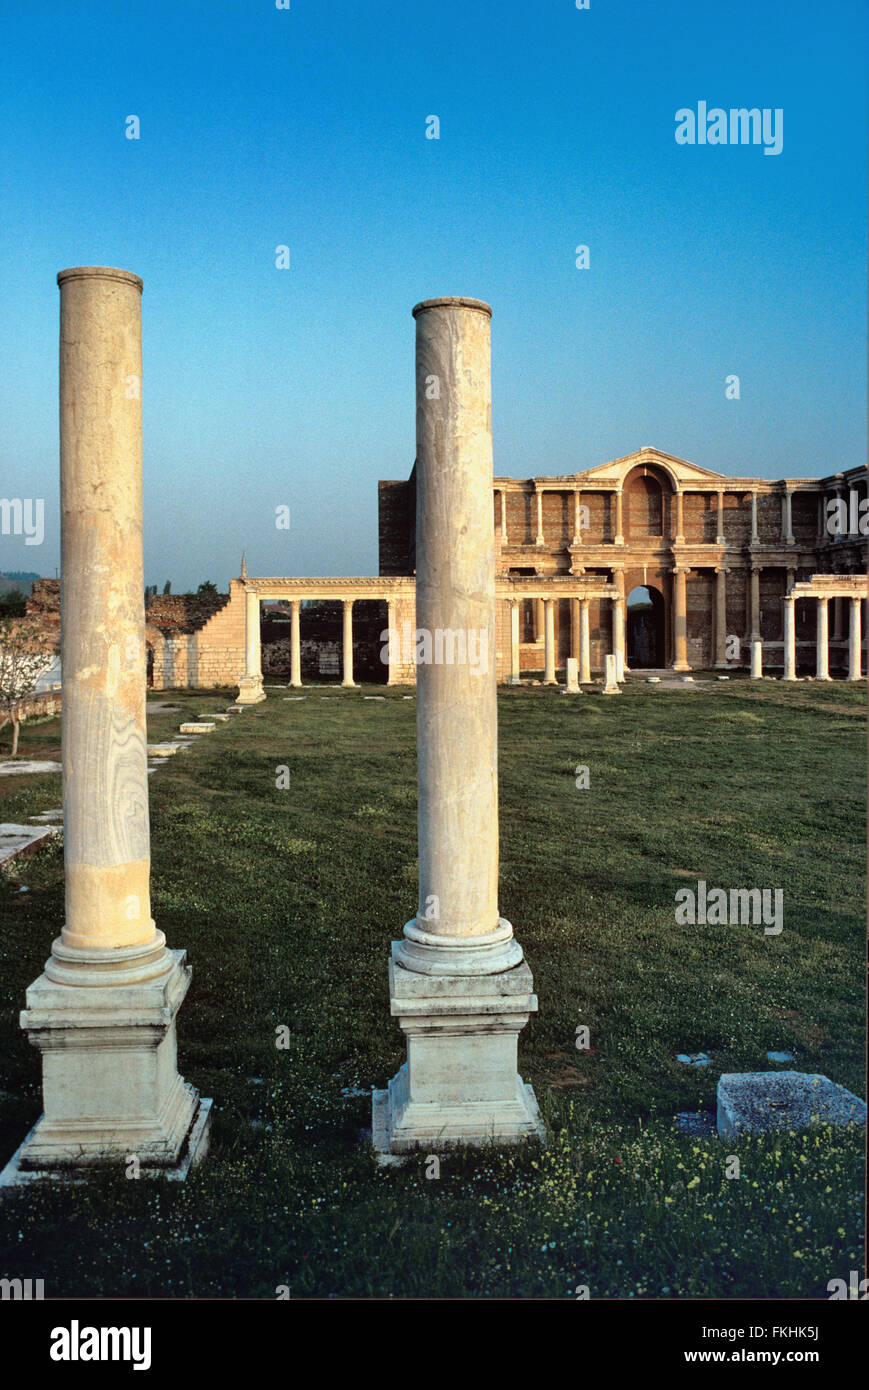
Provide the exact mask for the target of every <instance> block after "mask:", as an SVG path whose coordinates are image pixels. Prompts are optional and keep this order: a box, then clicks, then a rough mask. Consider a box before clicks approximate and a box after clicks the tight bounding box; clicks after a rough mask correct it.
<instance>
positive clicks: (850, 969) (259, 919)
mask: <svg viewBox="0 0 869 1390" xmlns="http://www.w3.org/2000/svg"><path fill="white" fill-rule="evenodd" d="M289 693H290V692H288V691H286V690H274V691H272V692H271V693H270V696H269V699H268V701H267V702H266V703H265V704H263V705H260V706H257V707H254V708H252V709H249V710H247V711H246V712H245V713H244V714H242V715H240V716H238V717H237V718H236V717H233V720H232V722H231V723H230V724H227V725H223V726H220V727H218V729H217V730H216V731H215V732H214V733H213V734H211V735H209V736H208V737H207V738H203V739H202V740H201V742H199V743H197V745H196V746H195V747H194V748H192V749H191V750H190V751H189V752H188V753H186V754H179V755H178V756H177V757H175V758H174V759H172V760H171V761H170V763H169V764H168V765H167V766H166V767H164V768H163V769H161V770H160V771H159V772H158V773H157V774H156V775H155V776H154V777H153V778H151V779H150V789H151V819H152V856H153V876H152V887H153V909H154V915H155V918H156V921H157V924H158V926H160V927H161V928H162V929H163V930H164V931H165V932H166V935H167V938H168V941H169V944H170V945H172V946H183V947H185V948H186V949H187V951H188V953H189V958H190V960H191V961H192V963H193V968H194V978H193V985H192V987H191V990H190V993H189V995H188V997H187V1000H186V1002H185V1004H184V1005H183V1007H182V1010H181V1013H180V1015H179V1064H180V1068H181V1070H182V1072H183V1074H184V1075H185V1077H186V1078H187V1079H188V1080H190V1081H192V1082H193V1083H194V1084H195V1085H196V1086H198V1087H199V1089H200V1091H201V1092H202V1093H203V1094H205V1095H208V1096H213V1097H214V1101H215V1115H214V1129H213V1138H212V1149H211V1153H210V1155H209V1157H208V1159H207V1161H206V1163H205V1164H204V1165H203V1166H202V1167H200V1168H199V1169H198V1170H196V1171H195V1173H194V1174H193V1175H192V1176H191V1177H190V1178H189V1179H188V1181H187V1183H186V1184H184V1185H178V1186H176V1185H174V1184H172V1185H169V1184H165V1183H154V1182H144V1181H142V1182H138V1183H137V1182H135V1181H128V1180H126V1179H125V1178H124V1176H123V1173H122V1172H118V1173H117V1174H105V1175H103V1176H102V1177H101V1178H99V1179H95V1180H93V1181H92V1182H91V1183H89V1184H88V1185H87V1186H85V1187H76V1188H66V1187H62V1186H55V1185H43V1186H41V1187H40V1188H39V1189H38V1190H37V1189H30V1190H28V1191H26V1192H23V1193H21V1192H15V1193H8V1192H7V1194H6V1195H5V1196H4V1197H3V1198H2V1199H0V1275H6V1276H9V1277H11V1276H13V1275H14V1276H17V1277H22V1278H26V1277H28V1276H29V1277H33V1278H43V1279H44V1280H45V1284H46V1296H47V1297H50V1296H61V1295H73V1294H88V1295H92V1296H99V1295H106V1296H109V1295H135V1294H137V1293H138V1294H140V1295H143V1294H144V1295H153V1296H160V1297H166V1296H169V1297H171V1296H205V1295H223V1296H227V1295H229V1296H238V1297H265V1298H274V1297H275V1292H276V1289H277V1288H278V1287H279V1286H282V1285H285V1286H289V1288H290V1289H291V1293H292V1297H301V1296H305V1295H310V1294H315V1295H319V1296H326V1295H334V1296H338V1297H341V1296H346V1295H357V1296H366V1295H378V1296H396V1297H401V1296H406V1295H415V1296H444V1295H446V1296H462V1295H470V1296H483V1297H485V1296H490V1295H518V1296H526V1297H527V1296H541V1295H543V1296H550V1297H575V1296H576V1290H577V1289H578V1288H581V1287H582V1286H586V1287H587V1288H588V1290H589V1292H590V1295H591V1297H592V1298H606V1297H622V1298H627V1297H650V1298H667V1297H679V1296H686V1295H693V1296H705V1297H720V1298H728V1297H737V1296H753V1297H760V1298H763V1297H782V1296H785V1297H797V1298H799V1297H825V1296H826V1287H827V1283H828V1281H829V1280H830V1279H832V1278H834V1277H844V1278H846V1279H847V1277H848V1271H849V1270H850V1269H853V1268H859V1267H860V1263H861V1258H860V1243H861V1217H862V1206H863V1197H862V1191H863V1188H862V1143H861V1136H859V1135H855V1134H854V1133H853V1132H850V1133H849V1132H844V1131H833V1130H830V1129H826V1128H825V1129H820V1130H816V1131H812V1132H810V1133H808V1134H802V1135H782V1134H779V1135H778V1136H771V1137H765V1138H762V1139H760V1140H745V1141H741V1142H740V1143H736V1144H734V1143H733V1142H730V1141H728V1142H727V1143H726V1144H724V1143H722V1142H720V1141H718V1140H717V1139H714V1138H694V1137H691V1136H689V1135H685V1134H683V1133H681V1132H679V1131H677V1130H676V1129H675V1128H674V1126H673V1117H674V1115H675V1114H676V1112H678V1111H697V1110H703V1109H705V1110H712V1109H714V1104H715V1088H716V1084H717V1080H718V1076H719V1075H720V1074H721V1072H723V1071H748V1070H764V1069H767V1068H768V1067H769V1066H770V1065H771V1064H769V1063H768V1062H767V1061H766V1058H765V1054H766V1052H767V1050H769V1049H784V1050H788V1051H791V1052H793V1053H794V1054H795V1057H796V1061H795V1062H794V1063H792V1064H790V1065H792V1066H794V1067H795V1068H796V1069H798V1070H801V1071H807V1072H822V1073H824V1074H825V1075H827V1076H829V1077H831V1078H832V1079H833V1080H834V1081H837V1082H841V1083H843V1084H844V1085H846V1086H848V1087H849V1088H850V1089H851V1090H854V1091H856V1092H857V1093H858V1094H863V1089H862V1088H863V978H862V959H863V939H864V928H863V902H864V896H865V893H864V839H865V810H864V808H865V761H866V759H865V734H866V730H865V703H864V702H865V692H864V690H863V688H862V686H849V685H847V684H840V683H835V684H833V685H827V686H821V685H814V684H811V683H801V684H800V685H798V686H791V687H787V686H784V685H782V684H780V683H777V682H769V683H766V682H765V683H763V684H762V685H757V684H750V683H749V682H747V681H744V680H739V679H733V680H731V681H730V682H729V683H727V684H724V683H721V684H719V683H711V684H709V685H708V686H702V685H701V686H698V688H696V689H695V690H691V691H689V690H673V691H666V690H662V689H660V688H655V687H650V686H647V685H645V684H642V683H639V682H637V683H629V684H628V686H627V687H626V689H625V690H624V693H623V694H622V696H621V697H620V698H618V699H610V700H607V699H603V698H600V697H599V696H596V695H585V696H583V697H582V698H579V699H567V698H564V697H562V696H560V695H559V694H558V693H557V692H555V691H550V690H545V689H534V690H530V689H517V690H505V691H502V692H501V694H500V696H499V721H500V787H501V899H500V906H501V912H502V914H503V915H504V916H506V917H507V918H509V919H510V921H512V922H513V924H514V928H515V930H516V934H517V937H518V939H519V941H520V942H521V944H522V946H523V947H524V949H525V952H526V955H527V957H528V960H529V962H530V965H531V967H532V970H533V972H534V981H535V987H536V990H537V993H538V997H539V1001H540V1011H539V1014H538V1015H537V1016H536V1017H535V1018H533V1019H532V1020H531V1022H530V1023H529V1025H528V1027H527V1028H526V1029H525V1030H524V1032H523V1033H522V1034H521V1037H520V1059H521V1071H522V1074H523V1076H524V1078H525V1080H526V1081H530V1082H531V1083H532V1084H533V1085H534V1087H535V1090H536V1093H537V1096H538V1099H539V1101H540V1104H541V1107H542V1109H543V1112H544V1115H545V1117H546V1119H547V1122H548V1125H549V1132H550V1142H549V1144H548V1146H547V1147H546V1149H539V1148H536V1147H531V1146H526V1147H525V1148H523V1149H519V1150H510V1149H508V1148H503V1149H499V1148H498V1147H497V1146H492V1147H491V1148H489V1149H486V1150H476V1151H474V1150H471V1151H453V1152H452V1153H450V1154H447V1155H444V1156H442V1158H441V1163H440V1176H439V1177H429V1176H427V1171H430V1167H431V1165H428V1164H427V1161H426V1156H425V1155H424V1154H421V1155H420V1156H419V1157H418V1158H417V1157H414V1158H413V1159H412V1160H410V1161H409V1162H408V1163H407V1164H406V1165H405V1166H403V1167H401V1168H388V1169H378V1168H376V1167H375V1164H374V1161H373V1157H372V1153H371V1150H370V1147H368V1146H366V1143H365V1141H364V1138H362V1137H360V1136H361V1132H362V1131H363V1130H364V1129H365V1127H366V1125H367V1124H369V1122H370V1098H369V1093H370V1088H371V1087H372V1086H377V1087H381V1086H383V1085H384V1084H385V1083H386V1081H387V1079H388V1078H389V1077H390V1076H391V1075H393V1074H394V1072H395V1071H396V1069H397V1067H398V1066H399V1064H400V1063H401V1061H402V1060H403V1055H404V1052H403V1039H402V1035H401V1034H400V1032H399V1029H398V1027H397V1025H396V1024H395V1023H394V1021H393V1020H392V1019H391V1018H390V1016H389V1009H388V988H387V973H386V961H387V956H388V952H389V943H390V941H391V940H392V939H393V938H396V937H398V936H400V934H401V927H402V925H403V923H404V922H405V921H406V920H407V919H408V918H409V917H410V916H412V915H413V912H414V910H415V903H416V875H417V866H416V746H415V704H414V703H413V702H412V701H411V700H406V699H403V698H402V695H403V694H405V693H406V692H404V691H401V690H388V691H384V692H377V693H385V694H386V696H387V698H386V700H385V701H382V702H381V701H378V702H373V701H365V700H363V699H362V693H374V692H373V691H372V690H368V691H365V692H362V693H360V692H352V691H351V692H346V691H342V690H341V689H340V688H338V687H334V686H332V687H309V688H307V689H306V691H305V692H303V693H304V694H306V696H307V698H306V699H305V700H303V701H294V702H289V701H287V700H286V699H285V698H284V697H285V696H286V695H288V694H289ZM230 697H231V696H230V692H225V693H224V695H216V696H215V695H213V694H210V695H199V694H191V693H190V692H180V693H176V694H174V695H170V696H161V697H160V698H163V699H171V700H172V701H173V702H174V703H175V704H176V705H177V706H178V710H177V712H162V713H155V714H153V715H152V716H151V717H150V718H149V737H151V738H152V739H154V740H157V739H161V738H165V737H168V736H169V735H171V734H172V733H173V732H174V731H175V730H176V729H177V725H178V723H179V722H180V721H181V719H182V718H183V717H185V716H189V715H192V714H202V713H206V712H208V711H209V710H214V709H218V710H219V709H222V708H223V707H224V706H225V704H226V703H227V702H228V699H229V698H230ZM324 704H328V705H329V708H328V709H324V708H323V706H324ZM58 741H59V722H58V721H56V720H54V721H46V722H43V723H37V724H30V725H27V726H25V728H24V730H23V733H22V744H21V753H22V755H24V756H34V755H43V756H51V755H55V756H56V755H57V752H58ZM578 765H585V766H587V767H588V769H589V780H590V785H589V787H588V789H583V790H581V789H578V788H577V786H576V769H577V767H578ZM282 766H285V767H287V768H289V770H290V786H289V788H288V789H286V790H279V789H278V787H277V786H276V780H277V776H278V773H277V770H278V768H280V767H282ZM24 781H26V782H27V785H26V786H25V785H23V782H24ZM59 804H60V779H59V776H53V777H45V778H33V779H15V778H8V779H0V819H2V820H5V821H9V820H12V821H14V820H20V819H22V818H24V817H26V816H27V815H28V814H32V813H33V812H36V811H39V810H43V809H46V808H47V807H50V806H57V805H59ZM699 879H704V880H706V881H707V883H708V885H709V887H710V888H712V887H724V888H739V887H748V888H750V887H760V888H773V889H774V888H782V889H783V890H784V930H783V931H782V933H781V935H779V936H776V937H772V936H765V935H764V933H763V928H762V927H761V926H747V925H744V926H687V925H686V926H677V925H676V924H675V921H674V896H675V893H676V891H677V890H678V889H680V888H683V887H686V886H688V887H696V883H697V881H698V880H699ZM25 886H26V888H27V891H26V892H25V891H24V887H25ZM62 919H63V884H62V853H61V851H60V848H59V846H57V847H55V848H52V849H49V850H47V851H43V852H42V853H41V854H40V855H38V856H35V857H33V858H32V859H30V860H28V861H23V862H22V863H21V864H20V865H19V867H17V868H16V869H15V870H14V872H12V873H10V875H9V876H8V877H7V879H6V880H0V953H2V980H3V984H2V1009H0V1048H2V1056H3V1077H2V1086H3V1091H2V1092H0V1157H2V1159H3V1161H5V1160H6V1158H8V1157H9V1156H10V1155H11V1153H12V1152H13V1150H14V1149H15V1147H16V1146H17V1145H18V1144H19V1143H20V1141H21V1139H22V1138H23V1136H24V1134H25V1132H26V1130H27V1129H28V1127H29V1126H30V1125H31V1124H32V1123H33V1121H34V1120H35V1119H36V1117H37V1115H38V1114H39V1110H40V1073H39V1058H38V1054H37V1053H36V1051H35V1050H34V1049H32V1048H30V1047H29V1045H28V1044H27V1042H26V1039H25V1037H24V1035H23V1034H22V1033H21V1031H20V1029H19V1028H18V1023H17V1018H18V1010H19V1009H20V1007H21V1006H22V1002H23V995H24V991H25V988H26V986H27V985H28V984H30V983H31V981H32V980H34V979H35V978H36V976H37V975H38V974H39V973H40V971H41V969H42V967H43V963H44V961H45V959H46V957H47V955H48V951H49V948H50V944H51V941H52V939H53V937H54V936H55V935H57V933H58V931H59V929H60V926H61V924H62ZM581 1023H584V1024H587V1025H588V1027H589V1028H590V1032H591V1048H590V1050H588V1051H582V1052H580V1051H578V1050H577V1049H576V1047H575V1045H574V1035H575V1031H576V1028H577V1025H579V1024H581ZM280 1025H286V1026H287V1027H288V1028H289V1031H290V1046H289V1048H288V1049H285V1050H279V1049H278V1048H277V1047H276V1045H275V1037H276V1029H277V1028H278V1027H279V1026H280ZM699 1051H703V1052H707V1053H710V1054H711V1055H712V1059H713V1060H712V1064H711V1065H710V1066H708V1067H705V1068H698V1067H686V1066H684V1065H682V1064H680V1063H679V1062H677V1061H676V1059H675V1054H676V1053H679V1052H683V1053H685V1052H687V1053H696V1052H699ZM729 1154H736V1155H737V1156H738V1157H739V1159H740V1163H741V1177H739V1178H738V1179H735V1178H728V1177H726V1176H725V1161H726V1157H727V1155H729Z"/></svg>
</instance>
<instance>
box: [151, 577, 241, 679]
mask: <svg viewBox="0 0 869 1390" xmlns="http://www.w3.org/2000/svg"><path fill="white" fill-rule="evenodd" d="M244 593H245V586H244V584H243V583H242V582H241V580H239V579H231V580H230V582H229V593H228V594H218V595H216V596H214V595H211V596H202V595H199V594H156V595H155V596H154V597H153V598H152V599H150V600H149V602H148V607H147V611H146V628H145V639H146V643H147V647H148V670H149V676H148V680H149V685H150V686H151V687H152V689H154V690H170V689H173V688H184V687H186V686H189V687H193V688H199V689H210V688H214V687H216V686H234V685H238V683H239V681H240V680H241V678H242V676H243V675H244V637H245V597H244Z"/></svg>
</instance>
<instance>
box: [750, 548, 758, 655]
mask: <svg viewBox="0 0 869 1390" xmlns="http://www.w3.org/2000/svg"><path fill="white" fill-rule="evenodd" d="M750 637H751V640H752V641H756V640H757V639H759V638H760V569H759V568H758V566H757V565H752V567H751V633H750Z"/></svg>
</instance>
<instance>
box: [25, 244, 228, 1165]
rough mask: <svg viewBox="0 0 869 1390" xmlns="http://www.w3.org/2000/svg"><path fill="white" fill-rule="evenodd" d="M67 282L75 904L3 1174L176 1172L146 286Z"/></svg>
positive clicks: (64, 415) (67, 278)
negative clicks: (155, 746)
mask: <svg viewBox="0 0 869 1390" xmlns="http://www.w3.org/2000/svg"><path fill="white" fill-rule="evenodd" d="M58 284H59V285H60V293H61V318H60V496H61V506H60V513H61V545H62V554H63V576H62V593H63V598H62V611H63V626H62V634H61V635H62V660H63V670H64V680H63V805H64V867H65V888H66V911H65V916H64V923H63V928H62V931H61V934H60V936H59V937H58V938H57V939H56V940H55V941H54V942H53V943H52V947H51V956H50V958H49V960H48V961H47V962H46V965H45V970H44V971H43V973H42V974H41V975H40V976H39V978H38V979H37V980H35V981H34V983H33V984H32V985H31V986H30V987H29V989H28V990H27V993H26V1007H25V1009H24V1011H23V1013H22V1015H21V1026H22V1028H23V1029H24V1030H25V1031H26V1033H27V1036H28V1040H29V1041H30V1043H32V1044H33V1046H34V1047H36V1048H37V1049H38V1050H39V1052H40V1053H41V1061H42V1099H43V1114H42V1116H41V1117H40V1119H39V1120H38V1122H37V1124H36V1125H35V1126H34V1128H33V1129H32V1130H31V1131H30V1133H29V1134H28V1135H27V1137H26V1139H25V1141H24V1143H23V1144H22V1145H21V1147H20V1148H19V1150H18V1152H17V1153H16V1155H15V1157H14V1159H13V1160H12V1162H11V1163H10V1164H8V1165H7V1167H6V1169H5V1170H4V1172H3V1174H2V1175H0V1184H17V1183H18V1182H19V1181H21V1180H22V1175H24V1174H25V1173H29V1174H37V1173H39V1174H43V1173H45V1174H51V1175H53V1176H54V1175H57V1176H66V1175H68V1174H69V1172H70V1171H71V1170H73V1171H74V1170H86V1169H88V1168H90V1167H92V1166H101V1165H104V1164H107V1163H108V1164H118V1163H120V1162H122V1161H124V1160H127V1159H128V1156H129V1155H130V1154H136V1155H137V1157H138V1158H139V1159H140V1161H141V1162H142V1163H143V1165H146V1166H148V1167H150V1166H153V1167H154V1168H156V1169H159V1170H161V1171H168V1170H177V1168H178V1166H179V1164H180V1163H182V1162H183V1159H184V1155H185V1150H189V1149H190V1147H191V1140H192V1136H193V1135H197V1136H198V1138H197V1139H196V1143H197V1146H198V1148H199V1150H200V1151H202V1150H203V1146H204V1143H205V1141H206V1138H207V1128H208V1108H207V1106H206V1105H203V1104H202V1103H201V1102H200V1099H199V1096H198V1093H197V1091H196V1090H195V1089H194V1088H193V1087H192V1086H189V1085H186V1084H185V1083H184V1081H183V1079H182V1078H181V1076H180V1075H179V1074H178V1069H177V1044H176V1037H175V1019H176V1014H177V1012H178V1009H179V1007H180V1005H181V1003H182V1001H183V999H184V996H185V994H186V991H187V987H188V985H189V981H190V967H189V966H188V965H187V964H186V962H185V953H184V952H183V951H170V950H168V949H167V947H166V940H165V937H164V936H163V933H162V932H160V931H158V930H157V927H156V925H155V923H154V921H153V918H152V917H151V899H150V863H151V861H150V830H149V820H148V782H147V777H148V774H149V773H150V772H151V771H153V769H149V768H148V766H147V736H146V723H145V690H146V647H145V637H146V630H145V621H144V602H143V593H144V579H143V568H142V423H141V389H140V388H141V374H142V358H141V308H140V301H141V291H142V282H141V280H139V278H138V276H135V275H131V274H130V273H129V272H128V271H124V270H116V269H113V268H110V267H105V266H78V267H75V268H73V269H70V270H65V271H62V272H61V273H60V275H59V276H58ZM131 387H134V388H135V389H131ZM45 833H50V832H48V831H46V832H45Z"/></svg>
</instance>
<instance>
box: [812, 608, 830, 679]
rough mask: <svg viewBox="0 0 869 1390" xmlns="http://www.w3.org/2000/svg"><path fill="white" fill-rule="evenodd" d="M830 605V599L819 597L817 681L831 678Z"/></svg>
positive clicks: (816, 657) (816, 636) (816, 637)
mask: <svg viewBox="0 0 869 1390" xmlns="http://www.w3.org/2000/svg"><path fill="white" fill-rule="evenodd" d="M828 605H829V600H828V599H825V598H819V599H818V600H817V631H816V634H815V648H816V654H815V680H817V681H828V680H829V679H830V662H829V651H828V638H829V616H828Z"/></svg>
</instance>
